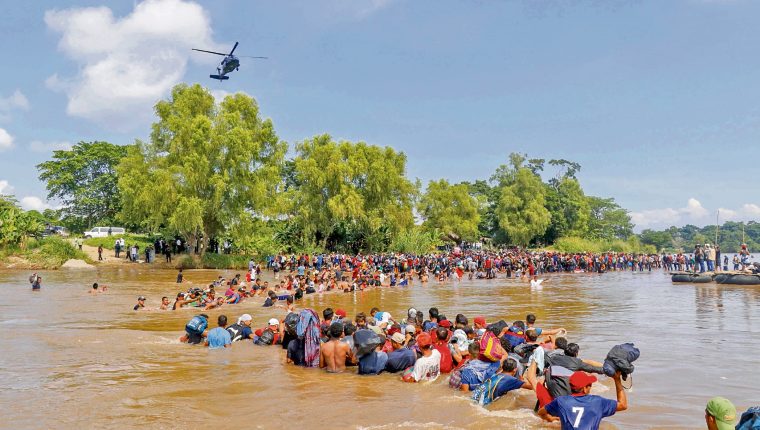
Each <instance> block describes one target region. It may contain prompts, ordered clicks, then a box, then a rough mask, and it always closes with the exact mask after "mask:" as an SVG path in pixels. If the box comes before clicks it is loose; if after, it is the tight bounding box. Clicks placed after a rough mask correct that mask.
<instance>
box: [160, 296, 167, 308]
mask: <svg viewBox="0 0 760 430" xmlns="http://www.w3.org/2000/svg"><path fill="white" fill-rule="evenodd" d="M159 309H161V310H162V311H166V310H169V298H168V297H166V296H163V297H161V306H159Z"/></svg>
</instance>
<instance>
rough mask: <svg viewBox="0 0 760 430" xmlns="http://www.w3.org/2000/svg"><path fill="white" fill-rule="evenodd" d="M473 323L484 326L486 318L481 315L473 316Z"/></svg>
mask: <svg viewBox="0 0 760 430" xmlns="http://www.w3.org/2000/svg"><path fill="white" fill-rule="evenodd" d="M475 324H478V325H482V326H485V325H486V319H485V318H483V317H475Z"/></svg>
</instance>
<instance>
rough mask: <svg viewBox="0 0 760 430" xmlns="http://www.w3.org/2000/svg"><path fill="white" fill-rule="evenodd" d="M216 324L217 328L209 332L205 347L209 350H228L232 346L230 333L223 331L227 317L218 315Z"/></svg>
mask: <svg viewBox="0 0 760 430" xmlns="http://www.w3.org/2000/svg"><path fill="white" fill-rule="evenodd" d="M217 324H219V327H217V328H215V329H212V330H209V332H208V336H207V337H206V342H205V345H206V346H208V347H209V349H221V348H229V347H230V345H232V337H231V336H230V332H228V331H227V330H226V329H225V327H227V316H225V315H219V318H217Z"/></svg>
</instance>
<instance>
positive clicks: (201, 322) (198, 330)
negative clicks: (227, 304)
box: [185, 315, 208, 335]
mask: <svg viewBox="0 0 760 430" xmlns="http://www.w3.org/2000/svg"><path fill="white" fill-rule="evenodd" d="M207 327H208V321H207V320H206V318H203V317H202V316H200V315H196V316H194V317H193V319H191V320H190V322H188V323H187V325H185V331H187V332H188V333H190V334H197V335H202V334H203V332H204V331H206V328H207Z"/></svg>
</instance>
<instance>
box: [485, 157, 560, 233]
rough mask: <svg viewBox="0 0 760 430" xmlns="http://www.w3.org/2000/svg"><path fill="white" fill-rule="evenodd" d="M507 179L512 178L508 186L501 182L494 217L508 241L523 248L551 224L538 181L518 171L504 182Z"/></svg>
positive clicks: (509, 175) (528, 172) (543, 189)
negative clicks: (496, 218) (495, 216)
mask: <svg viewBox="0 0 760 430" xmlns="http://www.w3.org/2000/svg"><path fill="white" fill-rule="evenodd" d="M510 177H513V178H514V179H513V180H512V181H511V182H507V180H508V179H507V180H505V181H503V182H502V183H503V185H502V186H501V191H500V196H499V202H498V204H497V207H496V215H497V216H498V219H499V226H500V227H501V228H502V229H503V230H504V232H505V233H506V235H507V237H508V238H509V240H510V241H511V242H512V243H514V244H517V245H523V246H524V245H528V244H529V243H530V242H531V241H532V240H533V239H534V238H536V237H537V236H541V235H543V234H544V232H546V229H547V228H548V227H549V224H550V223H551V215H550V214H549V211H548V210H547V209H546V190H545V187H544V184H543V182H541V178H540V177H539V176H538V175H536V174H534V173H533V172H532V171H531V170H530V169H528V168H525V167H520V168H518V169H517V170H516V171H514V172H513V173H512V172H509V174H508V175H507V176H506V177H505V178H510Z"/></svg>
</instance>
